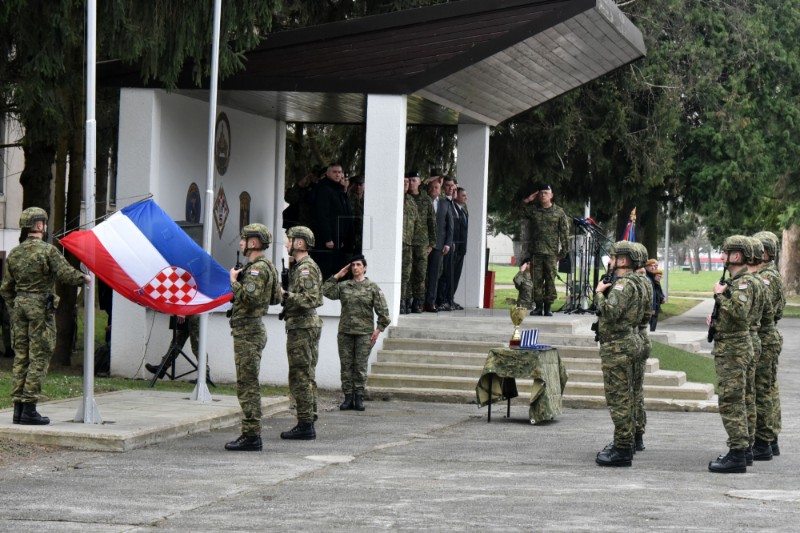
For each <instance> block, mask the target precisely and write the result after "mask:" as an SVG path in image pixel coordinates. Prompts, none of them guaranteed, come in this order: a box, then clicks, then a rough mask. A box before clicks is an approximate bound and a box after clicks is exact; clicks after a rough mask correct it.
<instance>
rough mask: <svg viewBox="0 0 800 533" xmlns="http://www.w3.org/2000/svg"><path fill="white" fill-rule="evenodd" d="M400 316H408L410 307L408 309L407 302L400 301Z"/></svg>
mask: <svg viewBox="0 0 800 533" xmlns="http://www.w3.org/2000/svg"><path fill="white" fill-rule="evenodd" d="M400 314H401V315H407V314H408V307H406V301H405V300H403V299H401V300H400Z"/></svg>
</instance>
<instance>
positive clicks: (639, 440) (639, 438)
mask: <svg viewBox="0 0 800 533" xmlns="http://www.w3.org/2000/svg"><path fill="white" fill-rule="evenodd" d="M634 443H635V448H636V451H637V452H642V451H644V449H645V447H646V446H645V445H644V433H637V434H636V435H634Z"/></svg>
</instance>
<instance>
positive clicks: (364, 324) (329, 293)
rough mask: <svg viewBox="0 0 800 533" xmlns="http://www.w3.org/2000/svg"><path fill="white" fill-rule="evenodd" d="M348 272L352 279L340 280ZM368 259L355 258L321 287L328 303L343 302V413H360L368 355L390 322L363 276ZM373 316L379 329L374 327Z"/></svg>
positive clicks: (380, 298)
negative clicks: (331, 301)
mask: <svg viewBox="0 0 800 533" xmlns="http://www.w3.org/2000/svg"><path fill="white" fill-rule="evenodd" d="M348 272H351V273H352V274H353V279H349V280H346V281H340V280H341V279H342V278H344V277H345V276H346V275H347V274H348ZM366 273H367V260H366V259H365V258H364V256H363V255H357V256H355V257H353V258H352V259H351V260H350V263H348V264H347V265H346V266H345V267H344V268H342V269H341V270H340V271H339V272H337V273H336V274H334V275H333V276H331V277H330V278H328V279H327V280H326V281H325V283H324V284H323V285H322V293H323V294H324V295H325V297H326V298H330V299H331V300H340V301H341V302H342V316H341V317H340V318H339V333H338V336H337V341H338V345H339V362H340V366H341V373H340V376H341V380H342V392H344V402H342V404H341V405H340V406H339V409H341V410H342V411H347V410H350V409H355V410H356V411H363V410H364V409H365V408H364V389H365V387H366V384H367V365H368V362H369V354H370V352H371V351H372V347H373V346H374V345H375V341H377V340H378V336H379V335H380V334H381V332H382V331H384V330H385V329H386V328H387V327H388V326H389V322H390V318H389V308H388V307H387V305H386V298H385V297H384V296H383V291H382V290H381V288H380V287H379V286H378V284H377V283H375V282H373V281H370V280H369V278H367V277H366ZM375 315H377V316H378V326H377V327H375V318H374V317H375Z"/></svg>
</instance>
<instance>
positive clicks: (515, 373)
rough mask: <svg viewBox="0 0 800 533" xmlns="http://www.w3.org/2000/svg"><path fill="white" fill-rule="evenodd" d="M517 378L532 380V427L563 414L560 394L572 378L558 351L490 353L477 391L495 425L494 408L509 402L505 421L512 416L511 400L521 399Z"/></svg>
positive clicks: (501, 350) (504, 351)
mask: <svg viewBox="0 0 800 533" xmlns="http://www.w3.org/2000/svg"><path fill="white" fill-rule="evenodd" d="M517 378H527V379H531V380H532V382H533V383H532V385H531V390H530V395H531V398H530V406H529V408H528V417H529V418H530V421H531V423H534V424H535V423H537V422H543V421H545V420H553V419H554V418H555V417H556V416H557V415H560V414H561V394H562V393H563V392H564V388H565V387H566V386H567V380H568V379H569V376H568V374H567V369H566V367H564V365H563V363H562V362H561V357H560V356H559V355H558V350H556V349H555V348H550V349H547V350H511V349H508V348H495V349H492V350H489V354H488V356H487V357H486V363H484V366H483V371H482V372H481V377H480V379H479V380H478V384H477V385H476V387H475V394H476V396H477V398H478V406H479V407H484V406H487V407H488V422H491V421H492V404H493V403H495V402H501V401H503V400H507V401H508V410H507V413H506V417H510V416H511V399H512V398H516V397H517V396H519V392H518V391H517V383H516V379H517Z"/></svg>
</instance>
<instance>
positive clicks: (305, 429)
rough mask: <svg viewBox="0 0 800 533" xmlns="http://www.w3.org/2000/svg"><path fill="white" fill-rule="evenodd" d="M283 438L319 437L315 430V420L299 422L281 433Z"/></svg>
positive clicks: (309, 438)
mask: <svg viewBox="0 0 800 533" xmlns="http://www.w3.org/2000/svg"><path fill="white" fill-rule="evenodd" d="M281 438H282V439H288V440H314V439H316V438H317V432H316V431H314V423H313V422H298V423H297V425H296V426H295V427H293V428H292V429H290V430H289V431H284V432H283V433H281Z"/></svg>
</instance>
